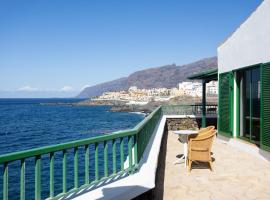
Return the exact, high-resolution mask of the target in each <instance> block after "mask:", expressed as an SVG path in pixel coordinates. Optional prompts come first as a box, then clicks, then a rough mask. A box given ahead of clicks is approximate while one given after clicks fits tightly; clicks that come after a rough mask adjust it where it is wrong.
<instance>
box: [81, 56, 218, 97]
mask: <svg viewBox="0 0 270 200" xmlns="http://www.w3.org/2000/svg"><path fill="white" fill-rule="evenodd" d="M216 68H217V57H210V58H204V59H201V60H198V61H195V62H192V63H189V64H184V65H181V66H177V65H175V64H171V65H164V66H160V67H152V68H148V69H144V70H140V71H136V72H134V73H132V74H130V75H129V76H128V77H122V78H119V79H115V80H112V81H108V82H104V83H100V84H97V85H94V86H90V87H87V88H85V89H84V90H83V91H82V92H80V94H79V95H78V96H77V97H78V98H91V97H95V96H99V95H101V94H102V93H104V92H112V91H121V90H127V89H128V88H129V87H130V86H137V87H138V88H140V89H142V88H144V89H151V88H161V87H165V88H173V87H177V84H178V83H180V82H182V81H185V80H187V77H188V76H190V75H192V74H194V73H199V72H202V71H206V70H210V69H216Z"/></svg>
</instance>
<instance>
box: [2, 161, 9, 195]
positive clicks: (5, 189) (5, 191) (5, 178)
mask: <svg viewBox="0 0 270 200" xmlns="http://www.w3.org/2000/svg"><path fill="white" fill-rule="evenodd" d="M3 200H8V163H4V173H3Z"/></svg>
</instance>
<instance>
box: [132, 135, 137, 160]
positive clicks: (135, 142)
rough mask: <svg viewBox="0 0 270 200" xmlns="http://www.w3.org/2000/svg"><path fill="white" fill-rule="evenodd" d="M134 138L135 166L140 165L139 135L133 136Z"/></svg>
mask: <svg viewBox="0 0 270 200" xmlns="http://www.w3.org/2000/svg"><path fill="white" fill-rule="evenodd" d="M133 138H134V164H135V165H137V164H138V133H137V134H136V135H134V136H133Z"/></svg>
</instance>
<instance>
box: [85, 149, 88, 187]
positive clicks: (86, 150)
mask: <svg viewBox="0 0 270 200" xmlns="http://www.w3.org/2000/svg"><path fill="white" fill-rule="evenodd" d="M84 175H85V178H84V184H89V145H86V146H85V153H84Z"/></svg>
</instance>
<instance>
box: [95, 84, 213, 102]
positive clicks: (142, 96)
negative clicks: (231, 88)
mask: <svg viewBox="0 0 270 200" xmlns="http://www.w3.org/2000/svg"><path fill="white" fill-rule="evenodd" d="M206 93H207V95H208V96H216V95H217V94H218V83H217V82H216V81H211V82H209V83H207V84H206ZM178 96H191V97H194V98H195V97H202V84H201V83H200V82H187V81H186V82H181V83H179V84H178V87H177V88H176V87H175V88H170V89H168V88H152V89H139V88H137V87H136V86H132V87H130V88H129V89H128V90H127V91H118V92H105V93H103V94H102V95H101V96H98V97H96V98H94V99H92V100H118V101H128V102H129V103H130V104H147V103H148V102H150V101H168V100H170V99H171V98H175V97H178Z"/></svg>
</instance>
